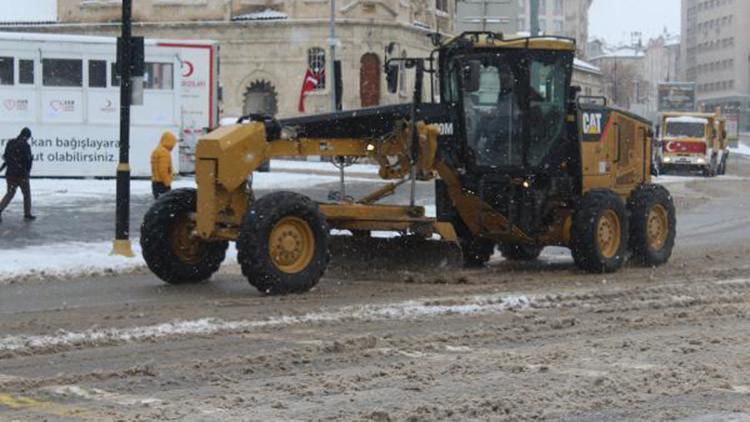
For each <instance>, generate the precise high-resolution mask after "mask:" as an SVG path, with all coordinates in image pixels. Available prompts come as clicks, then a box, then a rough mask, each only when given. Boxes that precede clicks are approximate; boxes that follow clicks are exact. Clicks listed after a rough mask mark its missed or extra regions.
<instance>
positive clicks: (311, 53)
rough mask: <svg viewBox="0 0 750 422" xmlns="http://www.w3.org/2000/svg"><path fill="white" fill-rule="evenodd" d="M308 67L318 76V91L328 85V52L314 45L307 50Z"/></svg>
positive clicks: (316, 87) (316, 88)
mask: <svg viewBox="0 0 750 422" xmlns="http://www.w3.org/2000/svg"><path fill="white" fill-rule="evenodd" d="M307 67H308V69H310V71H311V72H312V74H313V75H314V76H316V77H317V78H318V81H319V82H318V85H316V86H315V90H316V91H320V90H323V89H325V87H326V52H325V50H323V49H322V48H320V47H313V48H311V49H309V50H307Z"/></svg>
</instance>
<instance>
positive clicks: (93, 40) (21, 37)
mask: <svg viewBox="0 0 750 422" xmlns="http://www.w3.org/2000/svg"><path fill="white" fill-rule="evenodd" d="M0 41H33V42H68V43H82V44H115V43H116V42H117V38H115V37H100V36H94V35H67V34H51V33H35V32H2V31H0ZM144 42H145V43H146V45H155V44H159V43H179V44H198V45H211V44H216V41H213V40H172V39H152V38H147V39H146V40H145V41H144Z"/></svg>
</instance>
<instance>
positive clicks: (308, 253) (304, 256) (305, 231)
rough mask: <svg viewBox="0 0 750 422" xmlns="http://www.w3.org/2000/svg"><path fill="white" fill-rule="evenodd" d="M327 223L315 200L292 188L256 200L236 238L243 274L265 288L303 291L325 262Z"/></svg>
mask: <svg viewBox="0 0 750 422" xmlns="http://www.w3.org/2000/svg"><path fill="white" fill-rule="evenodd" d="M328 231H329V230H328V225H327V224H326V221H325V218H324V217H323V215H322V214H321V213H320V210H319V208H318V205H317V204H316V203H315V202H313V201H312V200H311V199H310V198H308V197H306V196H304V195H300V194H297V193H292V192H275V193H271V194H269V195H266V196H264V197H262V198H260V199H259V200H257V201H256V202H255V203H254V204H253V206H252V209H250V211H249V212H248V213H247V214H246V215H245V220H244V222H243V224H242V227H241V229H240V236H239V238H238V239H237V260H238V261H239V263H240V267H241V268H242V274H244V275H245V277H246V278H247V279H248V281H249V282H250V284H252V285H253V286H255V287H256V288H257V289H258V290H260V291H261V292H263V293H266V294H271V295H277V294H287V293H302V292H305V291H307V290H310V289H311V288H312V287H313V286H315V285H316V284H317V283H318V281H319V280H320V277H321V276H322V275H323V273H324V272H325V269H326V267H327V265H328Z"/></svg>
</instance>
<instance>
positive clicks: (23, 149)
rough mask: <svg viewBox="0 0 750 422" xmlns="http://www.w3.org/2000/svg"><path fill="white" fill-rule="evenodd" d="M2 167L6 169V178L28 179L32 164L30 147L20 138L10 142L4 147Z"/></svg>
mask: <svg viewBox="0 0 750 422" xmlns="http://www.w3.org/2000/svg"><path fill="white" fill-rule="evenodd" d="M3 161H5V163H4V164H3V167H6V166H7V167H8V172H7V174H6V176H8V177H29V174H31V166H32V163H33V159H32V155H31V146H30V145H29V142H28V141H27V140H26V139H24V138H23V137H22V136H19V137H18V138H16V139H13V140H11V141H10V142H8V144H7V145H6V146H5V153H4V154H3Z"/></svg>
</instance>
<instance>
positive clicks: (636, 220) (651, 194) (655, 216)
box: [628, 184, 677, 266]
mask: <svg viewBox="0 0 750 422" xmlns="http://www.w3.org/2000/svg"><path fill="white" fill-rule="evenodd" d="M628 209H629V210H630V250H631V251H632V252H633V258H634V260H635V261H636V262H638V263H639V264H642V265H646V266H657V265H661V264H664V263H665V262H667V261H668V260H669V258H670V257H671V256H672V248H673V247H674V241H675V235H676V225H677V224H676V223H677V219H676V217H675V208H674V203H673V201H672V196H671V195H670V194H669V191H667V189H666V188H665V187H663V186H661V185H652V184H646V185H642V186H640V187H638V189H636V190H635V192H633V194H632V195H631V197H630V200H629V201H628Z"/></svg>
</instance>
